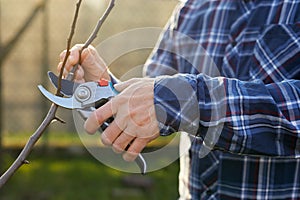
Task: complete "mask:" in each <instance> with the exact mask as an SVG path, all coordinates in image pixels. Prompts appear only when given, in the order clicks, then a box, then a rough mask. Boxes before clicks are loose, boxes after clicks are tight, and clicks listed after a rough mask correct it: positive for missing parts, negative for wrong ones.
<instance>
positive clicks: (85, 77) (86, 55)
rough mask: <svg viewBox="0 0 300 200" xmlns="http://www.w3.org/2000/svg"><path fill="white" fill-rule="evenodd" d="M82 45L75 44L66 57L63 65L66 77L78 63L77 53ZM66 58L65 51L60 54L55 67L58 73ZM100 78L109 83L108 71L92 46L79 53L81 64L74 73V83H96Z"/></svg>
mask: <svg viewBox="0 0 300 200" xmlns="http://www.w3.org/2000/svg"><path fill="white" fill-rule="evenodd" d="M82 46H83V45H81V44H77V45H75V46H74V47H72V48H71V49H70V56H69V57H68V60H67V63H66V65H65V69H64V73H63V75H64V76H65V77H66V76H67V75H68V73H69V71H71V69H72V68H73V67H74V66H75V65H76V64H77V63H78V60H79V51H80V49H81V48H82ZM65 56H66V50H65V51H63V52H62V53H61V54H60V62H59V64H58V66H57V69H58V71H60V69H61V67H62V64H63V61H64V58H65ZM101 78H104V79H106V80H109V81H110V76H109V71H108V68H107V67H106V64H105V63H104V61H103V60H102V58H101V57H100V56H99V54H98V52H97V50H96V49H95V48H94V47H93V46H89V47H88V48H86V49H84V50H83V51H82V53H81V63H80V65H79V66H78V69H77V71H76V73H75V78H74V81H76V82H79V83H83V82H87V81H98V80H100V79H101Z"/></svg>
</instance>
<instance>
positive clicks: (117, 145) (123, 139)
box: [113, 132, 134, 153]
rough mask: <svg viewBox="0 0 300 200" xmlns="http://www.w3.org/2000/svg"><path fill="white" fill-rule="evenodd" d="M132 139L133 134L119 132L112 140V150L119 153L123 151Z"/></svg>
mask: <svg viewBox="0 0 300 200" xmlns="http://www.w3.org/2000/svg"><path fill="white" fill-rule="evenodd" d="M133 139H134V137H133V136H131V135H128V134H126V133H124V132H123V133H121V134H120V135H119V137H118V138H117V139H116V140H115V141H114V142H113V150H114V151H115V152H116V153H121V152H123V151H125V149H126V147H127V146H128V145H129V144H130V143H131V141H132V140H133Z"/></svg>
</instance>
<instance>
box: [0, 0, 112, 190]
mask: <svg viewBox="0 0 300 200" xmlns="http://www.w3.org/2000/svg"><path fill="white" fill-rule="evenodd" d="M81 1H82V0H79V1H78V3H77V4H76V11H75V15H74V18H73V23H72V26H71V32H70V35H69V37H68V42H67V54H66V57H65V59H64V60H65V61H64V64H63V67H62V70H61V71H60V74H59V79H60V80H61V78H62V73H63V68H64V66H65V63H66V61H67V59H68V56H69V54H70V52H69V50H70V46H71V41H72V37H73V34H74V32H75V26H76V22H77V18H78V13H79V8H80V4H81ZM114 4H115V0H110V3H109V6H108V8H107V9H106V11H105V12H104V14H103V15H102V17H101V18H100V19H99V21H98V23H97V25H96V27H95V29H94V31H93V32H92V34H91V36H90V37H89V39H88V40H87V41H86V42H85V45H84V47H83V48H82V49H81V51H82V50H83V49H84V48H86V47H88V46H89V45H90V44H91V43H92V42H93V40H94V39H95V38H96V37H97V34H98V32H99V30H100V28H101V26H102V24H103V23H104V21H105V20H106V18H107V16H108V15H109V13H110V12H111V10H112V8H113V6H114ZM80 57H81V56H80ZM79 63H80V60H79V61H78V64H79ZM74 68H75V67H74ZM72 78H73V76H72ZM60 89H61V86H60V87H59V88H58V89H57V92H56V94H57V95H59V94H60ZM57 109H58V105H56V104H52V105H51V107H50V109H49V111H48V114H47V115H46V117H45V118H44V120H43V122H42V123H41V125H40V126H39V127H38V129H37V130H36V131H35V132H34V133H33V134H32V135H31V137H30V138H29V140H28V141H27V143H26V145H25V146H24V148H23V150H22V151H21V153H20V154H19V156H18V157H17V159H16V160H15V161H14V162H13V164H12V165H11V166H10V167H9V168H8V169H7V170H6V171H5V172H4V173H3V175H2V176H1V177H0V188H2V187H3V186H4V185H5V183H6V182H7V181H8V180H9V179H10V178H11V177H12V176H13V174H14V173H15V172H16V171H17V170H18V169H19V168H20V167H21V166H22V165H23V164H28V163H29V162H28V161H27V160H26V158H27V157H28V155H29V154H30V153H31V151H32V149H33V147H34V145H35V144H36V142H37V141H38V140H39V139H40V137H41V136H42V135H43V133H44V132H45V130H46V128H47V127H48V126H49V125H50V124H51V122H52V121H54V120H55V119H57V117H56V111H57Z"/></svg>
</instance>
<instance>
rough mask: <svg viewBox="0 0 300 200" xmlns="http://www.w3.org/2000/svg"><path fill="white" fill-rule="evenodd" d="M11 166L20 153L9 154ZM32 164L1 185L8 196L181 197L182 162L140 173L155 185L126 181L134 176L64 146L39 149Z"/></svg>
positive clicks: (0, 195) (1, 195) (48, 199)
mask: <svg viewBox="0 0 300 200" xmlns="http://www.w3.org/2000/svg"><path fill="white" fill-rule="evenodd" d="M4 157H5V163H6V164H5V165H6V166H8V165H9V164H10V163H11V162H12V161H13V160H14V159H15V157H16V155H11V154H5V156H4ZM29 160H30V164H29V165H24V166H22V167H21V168H20V169H19V170H18V171H17V173H16V174H15V175H14V176H13V177H12V179H10V180H9V182H8V183H7V184H6V185H5V186H4V187H3V188H2V189H0V199H4V200H15V199H16V200H19V199H30V200H31V199H32V200H40V199H43V200H52V199H53V200H54V199H55V200H64V199H72V200H77V199H78V200H81V199H101V200H111V199H118V200H126V199H128V200H129V199H130V200H135V199H139V200H143V199H145V200H148V199H149V200H156V199H157V200H160V199H164V200H169V199H170V200H171V199H176V198H177V196H178V195H177V185H178V184H177V176H178V163H173V164H172V165H170V166H168V167H166V168H164V169H161V170H159V171H156V172H151V173H148V174H147V175H145V176H142V175H140V176H141V177H140V178H142V179H151V180H152V181H153V187H152V188H151V189H149V190H144V189H142V188H140V187H129V186H126V185H124V183H123V182H122V180H123V179H124V177H127V176H132V174H127V173H124V172H120V171H116V170H114V169H111V168H109V167H107V166H104V165H103V164H101V163H100V162H98V161H97V160H95V159H94V158H92V157H91V156H90V155H89V154H87V153H84V154H79V155H74V154H69V153H66V151H64V150H59V151H52V152H51V153H42V152H41V150H40V149H35V150H34V152H33V154H32V155H31V156H30V158H29Z"/></svg>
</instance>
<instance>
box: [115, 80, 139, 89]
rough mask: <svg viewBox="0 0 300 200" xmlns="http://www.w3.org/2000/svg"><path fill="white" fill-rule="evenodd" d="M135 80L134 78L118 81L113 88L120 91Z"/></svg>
mask: <svg viewBox="0 0 300 200" xmlns="http://www.w3.org/2000/svg"><path fill="white" fill-rule="evenodd" d="M134 82H135V79H130V80H128V81H124V82H120V83H117V84H115V85H114V87H115V89H116V90H118V91H119V92H122V91H123V90H125V89H126V88H127V87H129V86H130V85H131V84H133V83H134Z"/></svg>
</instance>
